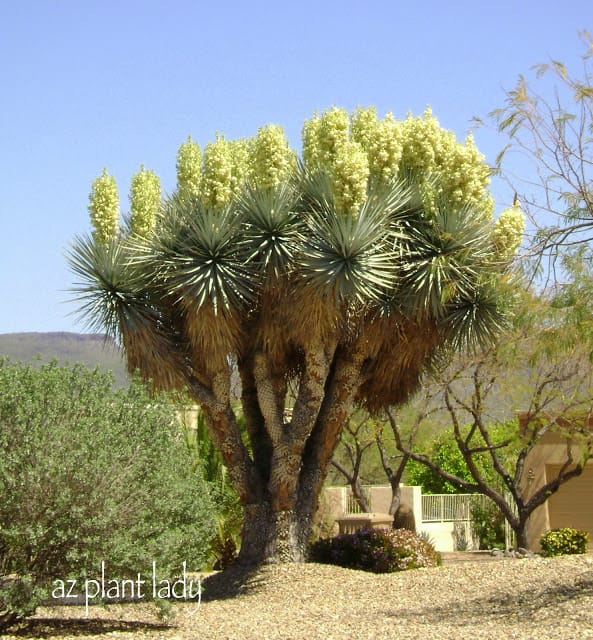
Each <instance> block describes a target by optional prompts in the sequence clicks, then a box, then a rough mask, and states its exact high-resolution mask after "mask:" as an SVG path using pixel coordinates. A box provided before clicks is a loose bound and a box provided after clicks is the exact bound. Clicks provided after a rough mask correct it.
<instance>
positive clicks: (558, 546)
mask: <svg viewBox="0 0 593 640" xmlns="http://www.w3.org/2000/svg"><path fill="white" fill-rule="evenodd" d="M589 540H590V536H589V533H588V532H587V531H584V530H583V529H573V528H571V527H563V528H561V529H552V530H551V531H548V532H547V533H544V535H543V536H542V537H541V538H540V541H539V542H540V545H541V548H542V553H543V555H545V556H561V555H565V554H574V553H587V548H588V546H589Z"/></svg>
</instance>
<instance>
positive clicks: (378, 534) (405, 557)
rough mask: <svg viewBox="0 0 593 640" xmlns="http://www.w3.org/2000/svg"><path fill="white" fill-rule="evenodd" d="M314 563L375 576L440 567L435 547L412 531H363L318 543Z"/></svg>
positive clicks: (312, 553)
mask: <svg viewBox="0 0 593 640" xmlns="http://www.w3.org/2000/svg"><path fill="white" fill-rule="evenodd" d="M311 560H312V561H313V562H322V563H324V564H335V565H338V566H340V567H347V568H349V569H362V570H363V571H372V572H374V573H392V572H394V571H405V570H407V569H419V568H422V567H436V566H437V565H438V564H440V557H439V554H438V553H437V552H436V551H435V549H434V547H433V546H432V545H431V544H430V543H429V542H427V541H426V540H423V539H422V538H421V537H420V536H417V535H416V534H415V533H413V532H412V531H409V530H408V529H361V530H360V531H357V532H356V533H350V534H340V535H338V536H335V537H334V538H326V539H322V540H318V541H317V542H315V543H313V545H312V546H311Z"/></svg>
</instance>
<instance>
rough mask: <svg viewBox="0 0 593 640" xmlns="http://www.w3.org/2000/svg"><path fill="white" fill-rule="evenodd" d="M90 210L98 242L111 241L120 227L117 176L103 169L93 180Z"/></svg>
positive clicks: (94, 234)
mask: <svg viewBox="0 0 593 640" xmlns="http://www.w3.org/2000/svg"><path fill="white" fill-rule="evenodd" d="M88 210H89V214H90V219H91V224H92V225H93V228H94V231H93V236H94V238H95V240H96V241H97V242H105V243H106V242H109V241H110V240H112V239H113V238H114V237H115V236H116V234H117V231H118V229H119V193H118V191H117V184H116V182H115V178H114V177H113V176H110V175H109V174H108V173H107V169H103V173H102V174H101V175H100V176H99V177H98V178H96V179H95V180H94V181H93V184H92V188H91V192H90V194H89V205H88Z"/></svg>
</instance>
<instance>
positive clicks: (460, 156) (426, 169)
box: [400, 108, 493, 217]
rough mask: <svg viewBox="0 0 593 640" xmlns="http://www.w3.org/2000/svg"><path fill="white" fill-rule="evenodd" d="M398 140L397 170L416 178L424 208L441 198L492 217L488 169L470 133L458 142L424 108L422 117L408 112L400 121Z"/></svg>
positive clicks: (431, 205) (451, 133)
mask: <svg viewBox="0 0 593 640" xmlns="http://www.w3.org/2000/svg"><path fill="white" fill-rule="evenodd" d="M401 139H402V156H401V165H400V170H401V171H404V172H411V173H412V174H413V175H415V176H416V178H417V179H418V180H419V182H420V185H421V189H422V191H423V199H424V204H425V206H426V207H427V209H429V210H431V209H433V208H434V206H436V202H437V200H439V199H443V200H445V201H447V202H449V203H451V204H452V205H454V206H462V205H470V206H473V207H475V208H477V209H479V210H482V211H483V213H484V216H485V217H492V211H493V205H492V199H491V198H490V196H489V192H488V185H489V184H490V169H489V167H488V165H487V164H486V162H485V159H484V156H483V155H482V154H481V153H480V152H479V151H478V149H477V147H476V145H475V143H474V140H473V137H472V136H471V135H470V136H468V137H467V138H466V140H465V142H464V143H460V142H459V141H458V140H457V139H456V137H455V134H454V133H453V132H452V131H448V130H446V129H443V128H442V127H441V126H440V124H439V121H438V120H437V118H436V117H435V116H434V115H433V114H432V111H431V110H430V108H427V109H426V111H425V112H424V116H423V117H413V116H410V115H409V116H408V117H407V118H406V120H404V121H403V123H402V125H401Z"/></svg>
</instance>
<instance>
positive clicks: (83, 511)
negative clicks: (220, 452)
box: [0, 360, 214, 625]
mask: <svg viewBox="0 0 593 640" xmlns="http://www.w3.org/2000/svg"><path fill="white" fill-rule="evenodd" d="M189 456H190V454H189V451H188V449H187V447H186V445H185V442H184V441H183V438H182V437H181V433H180V428H179V424H178V422H177V419H176V416H175V411H174V407H173V406H172V405H171V404H170V403H169V402H168V401H167V400H166V399H165V398H164V397H152V396H150V395H149V394H148V393H147V391H146V390H145V388H144V387H143V386H142V385H141V384H140V383H139V382H137V381H133V382H132V383H131V384H130V386H129V387H128V388H125V389H118V390H114V389H113V388H112V377H111V375H109V374H105V373H101V372H99V371H97V370H95V371H90V370H88V369H86V368H84V367H82V366H78V365H77V366H74V367H63V366H58V365H57V364H56V363H50V364H46V365H43V366H42V367H41V368H34V367H31V366H25V365H20V364H14V363H11V362H9V361H7V360H0V625H1V624H4V625H7V624H8V623H10V622H12V621H14V620H16V619H18V618H22V617H23V616H24V615H27V614H29V613H31V612H32V611H34V609H35V606H36V605H37V603H38V602H40V601H41V599H43V598H45V597H48V594H49V593H50V592H51V587H52V583H53V582H54V581H55V580H66V579H79V578H82V577H83V576H84V575H86V574H88V576H89V577H95V576H96V575H98V574H99V571H100V566H101V561H105V565H106V568H107V571H108V573H109V576H110V577H114V578H123V577H136V575H137V574H138V573H143V574H144V573H146V574H148V573H150V571H151V569H152V562H156V566H157V572H158V574H159V577H170V576H172V575H174V574H175V573H177V572H179V571H180V569H181V565H182V562H183V561H185V562H186V563H187V568H188V570H194V569H199V568H201V566H202V565H203V563H204V561H205V557H206V554H207V551H208V543H209V540H210V538H211V536H212V534H213V531H214V519H213V513H212V507H211V503H210V498H209V495H208V490H207V487H206V484H205V483H204V481H203V480H202V477H201V475H200V474H199V473H197V472H196V471H195V470H194V469H192V465H191V459H190V457H189Z"/></svg>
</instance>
